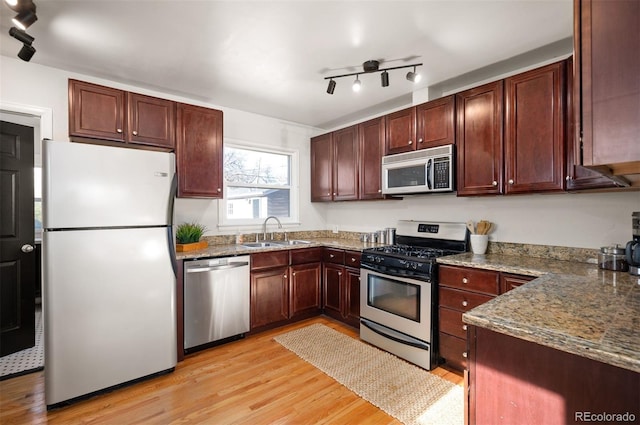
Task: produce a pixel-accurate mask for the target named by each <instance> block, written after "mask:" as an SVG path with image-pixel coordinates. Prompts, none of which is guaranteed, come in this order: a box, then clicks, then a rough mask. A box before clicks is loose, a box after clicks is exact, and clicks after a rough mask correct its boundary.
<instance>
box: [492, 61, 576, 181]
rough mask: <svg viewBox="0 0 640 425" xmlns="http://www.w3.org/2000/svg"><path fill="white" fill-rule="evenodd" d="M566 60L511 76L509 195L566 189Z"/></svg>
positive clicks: (507, 133) (507, 116)
mask: <svg viewBox="0 0 640 425" xmlns="http://www.w3.org/2000/svg"><path fill="white" fill-rule="evenodd" d="M565 72H566V70H565V62H557V63H554V64H551V65H548V66H544V67H542V68H537V69H534V70H532V71H528V72H524V73H521V74H518V75H515V76H513V77H509V78H507V79H505V188H504V192H505V193H506V194H511V193H529V192H539V191H562V190H563V189H564V182H565V166H566V163H565V149H564V147H565V136H566V132H565V117H566V115H565V98H566V96H565V95H564V93H565V90H566V86H565Z"/></svg>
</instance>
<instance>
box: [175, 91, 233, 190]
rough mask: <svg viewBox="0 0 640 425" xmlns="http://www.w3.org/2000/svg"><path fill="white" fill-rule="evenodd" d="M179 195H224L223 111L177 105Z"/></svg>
mask: <svg viewBox="0 0 640 425" xmlns="http://www.w3.org/2000/svg"><path fill="white" fill-rule="evenodd" d="M176 128H177V144H176V159H177V161H176V162H177V165H178V197H192V198H199V197H201V198H221V197H222V168H223V162H222V161H223V152H222V111H218V110H216V109H209V108H203V107H200V106H193V105H186V104H182V103H179V104H178V106H177V122H176Z"/></svg>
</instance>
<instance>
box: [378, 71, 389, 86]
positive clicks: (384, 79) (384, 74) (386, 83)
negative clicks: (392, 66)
mask: <svg viewBox="0 0 640 425" xmlns="http://www.w3.org/2000/svg"><path fill="white" fill-rule="evenodd" d="M380 84H382V87H389V73H388V72H387V71H383V72H382V74H380Z"/></svg>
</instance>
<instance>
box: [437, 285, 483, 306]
mask: <svg viewBox="0 0 640 425" xmlns="http://www.w3.org/2000/svg"><path fill="white" fill-rule="evenodd" d="M439 295H440V306H442V307H448V308H452V309H454V310H459V311H469V310H471V309H472V308H476V307H477V306H479V305H480V304H484V303H486V302H487V301H490V300H492V299H493V298H494V297H492V296H490V295H482V294H476V293H475V292H469V291H461V290H459V289H451V288H443V287H441V288H440V291H439Z"/></svg>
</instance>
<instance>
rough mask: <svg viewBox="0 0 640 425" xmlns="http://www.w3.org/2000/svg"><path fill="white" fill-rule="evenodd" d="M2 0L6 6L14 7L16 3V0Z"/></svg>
mask: <svg viewBox="0 0 640 425" xmlns="http://www.w3.org/2000/svg"><path fill="white" fill-rule="evenodd" d="M4 2H5V3H6V4H7V6H9V7H10V8H14V7H16V6H17V5H18V0H4Z"/></svg>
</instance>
